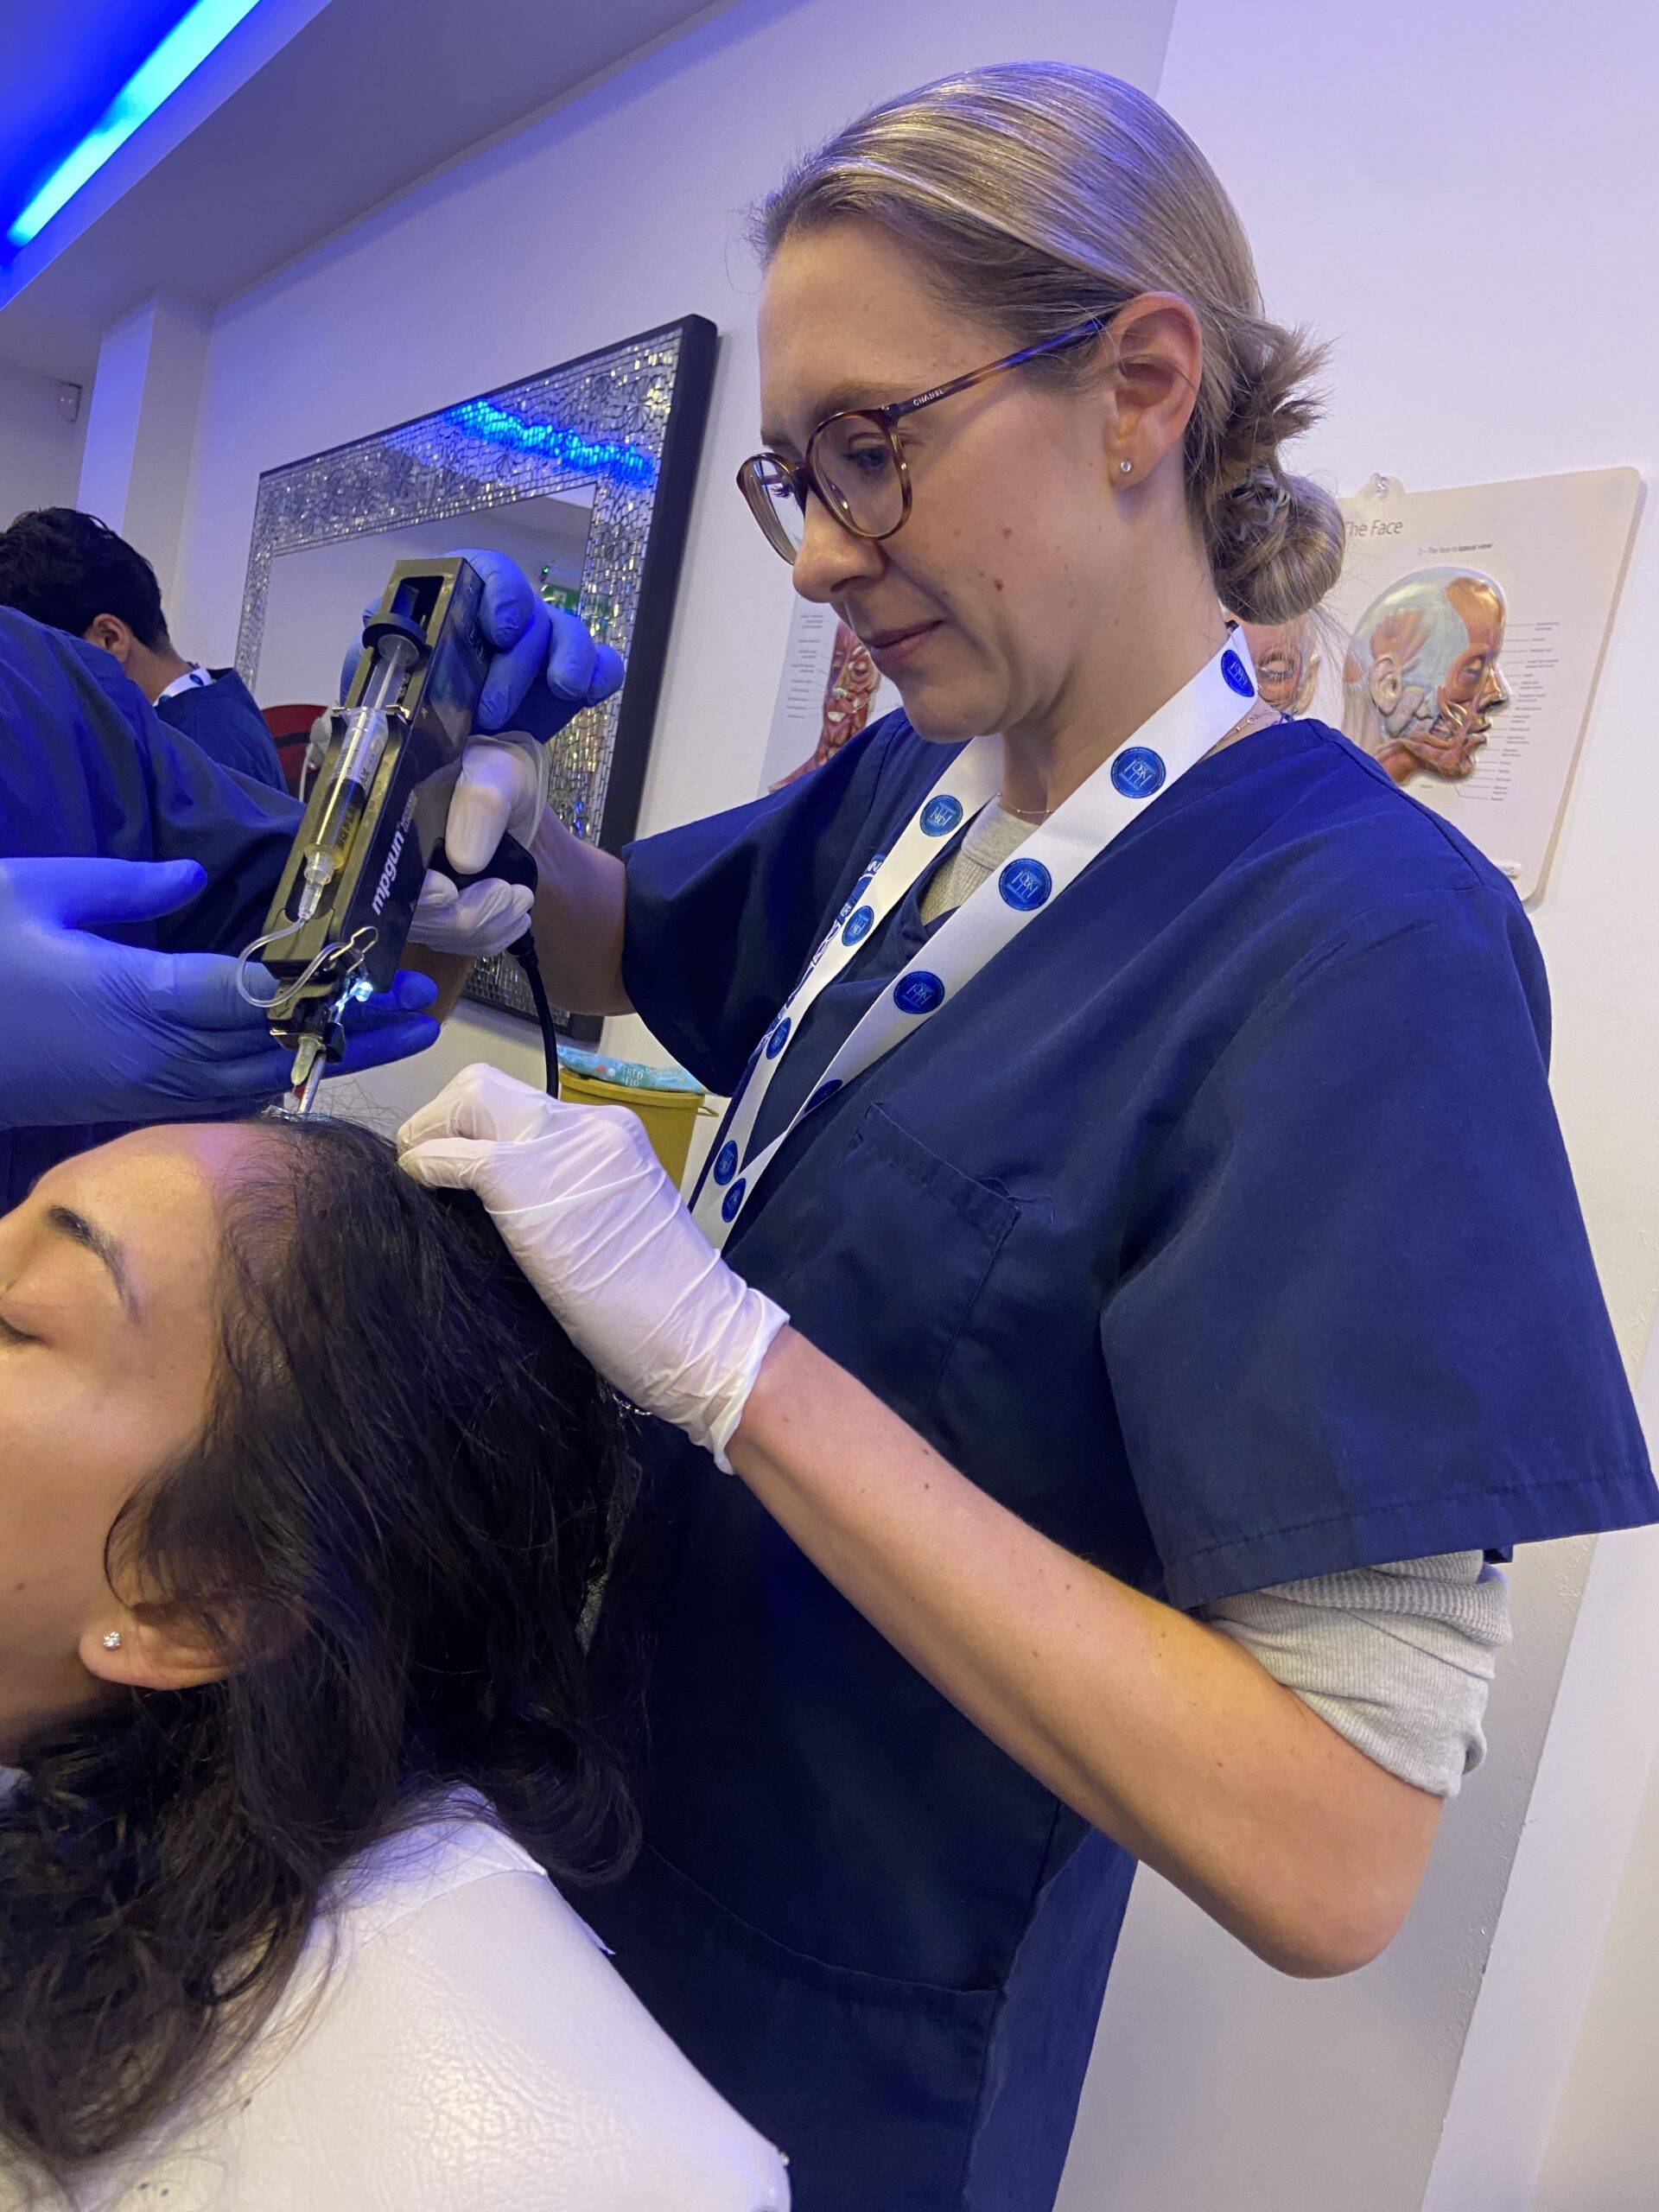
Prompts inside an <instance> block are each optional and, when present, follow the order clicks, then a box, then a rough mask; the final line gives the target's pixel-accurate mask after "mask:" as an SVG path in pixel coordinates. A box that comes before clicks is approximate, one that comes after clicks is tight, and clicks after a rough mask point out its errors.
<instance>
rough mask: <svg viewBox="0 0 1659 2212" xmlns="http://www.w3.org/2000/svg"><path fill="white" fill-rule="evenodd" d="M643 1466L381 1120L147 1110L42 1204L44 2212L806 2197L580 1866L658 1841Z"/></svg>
mask: <svg viewBox="0 0 1659 2212" xmlns="http://www.w3.org/2000/svg"><path fill="white" fill-rule="evenodd" d="M628 1482H629V1475H628V1459H627V1454H626V1445H625V1436H624V1431H623V1427H622V1420H621V1415H620V1409H619V1408H618V1407H617V1405H616V1403H615V1402H614V1401H613V1400H612V1398H611V1397H610V1396H609V1394H608V1393H607V1390H606V1389H605V1388H604V1387H603V1386H602V1385H601V1383H599V1382H598V1381H597V1379H596V1378H595V1376H594V1374H593V1372H592V1370H590V1369H589V1368H588V1366H587V1364H586V1363H585V1362H584V1361H583V1360H582V1358H581V1357H579V1355H578V1354H577V1353H576V1352H575V1351H574V1350H573V1349H572V1347H571V1346H570V1344H569V1343H568V1341H567V1340H566V1339H565V1338H563V1335H562V1334H561V1333H560V1332H559V1331H558V1329H557V1327H556V1324H554V1323H553V1322H552V1321H551V1320H550V1318H549V1316H548V1315H547V1313H546V1312H545V1310H544V1309H543V1306H541V1304H540V1302H539V1301H538V1300H537V1298H536V1296H535V1294H534V1293H533V1292H532V1291H531V1289H530V1287H529V1286H528V1285H527V1284H526V1283H525V1282H524V1280H523V1278H522V1277H521V1276H520V1274H518V1269H517V1268H515V1267H514V1266H513V1265H512V1262H511V1261H510V1260H509V1259H508V1258H507V1256H506V1255H505V1250H504V1249H503V1248H502V1246H501V1245H500V1243H499V1240H498V1238H497V1236H496V1233H495V1231H494V1230H493V1228H492V1227H491V1226H490V1224H489V1223H488V1221H487V1219H486V1217H485V1216H484V1215H483V1213H482V1211H481V1210H479V1209H476V1208H475V1205H474V1201H472V1200H471V1199H465V1200H462V1201H460V1202H459V1203H456V1202H454V1201H450V1200H447V1199H444V1198H437V1197H435V1195H434V1194H433V1193H431V1192H425V1191H423V1190H421V1189H420V1188H418V1187H417V1186H416V1185H415V1184H413V1183H412V1182H410V1180H409V1179H407V1178H406V1177H404V1176H402V1175H400V1174H399V1173H397V1170H396V1168H395V1167H394V1166H393V1165H392V1163H391V1154H390V1152H389V1150H388V1149H387V1147H385V1146H384V1145H383V1144H382V1143H381V1142H380V1141H379V1140H378V1139H376V1138H374V1137H372V1136H370V1135H367V1134H365V1132H363V1131H361V1130H357V1129H353V1128H348V1127H346V1125H343V1124H330V1123H327V1122H322V1123H318V1124H316V1125H315V1126H312V1125H306V1126H301V1125H297V1124H294V1123H289V1122H282V1121H279V1120H267V1121H263V1122H242V1123H234V1124H217V1125H207V1126H191V1127H183V1128H170V1129H151V1130H146V1131H143V1132H141V1133H139V1134H137V1135H130V1136H125V1137H122V1138H120V1139H119V1140H118V1141H116V1142H115V1143H113V1144H109V1145H105V1146H104V1147H101V1148H100V1149H99V1150H97V1151H94V1152H90V1153H86V1154H81V1155H80V1156H79V1158H77V1159H74V1160H68V1161H66V1162H64V1163H63V1164H61V1165H60V1166H56V1167H54V1168H53V1169H52V1170H51V1171H50V1173H48V1174H47V1175H46V1176H44V1177H43V1178H42V1179H41V1181H40V1182H39V1183H38V1184H37V1185H35V1189H34V1191H33V1192H31V1193H30V1195H29V1198H27V1199H26V1200H25V1201H24V1202H23V1204H22V1205H20V1206H19V1207H17V1208H16V1210H15V1211H13V1212H12V1213H10V1214H9V1215H7V1216H6V1217H4V1219H3V1220H0V1587H3V1592H4V1599H3V1605H0V1764H3V1766H4V1767H5V1768H6V1769H7V1770H15V1771H8V1772H7V1773H6V1774H5V1775H4V1776H3V1777H0V2206H5V2207H7V2208H8V2212H10V2207H13V2206H18V2205H26V2204H27V2205H33V2204H37V2203H38V2204H42V2205H44V2204H48V2203H54V2204H55V2203H62V2202H67V2203H68V2204H70V2205H73V2206H75V2207H77V2208H81V2212H92V2208H97V2212H137V2209H138V2208H139V2207H143V2208H146V2212H155V2208H156V2206H157V2205H158V2204H159V2203H161V2202H162V2200H163V2198H165V2200H166V2212H222V2209H223V2208H230V2207H237V2208H242V2209H243V2212H245V2208H250V2207H252V2206H256V2205H257V2206H264V2207H277V2206H281V2207H282V2208H283V2212H345V2208H347V2207H349V2208H351V2212H372V2208H375V2207H382V2206H384V2207H386V2208H391V2207H393V2206H395V2207H397V2212H425V2208H431V2212H437V2208H439V2207H442V2208H443V2212H485V2208H487V2212H530V2208H531V2207H535V2208H537V2212H542V2209H543V2208H545V2207H548V2206H550V2205H557V2206H558V2207H560V2208H561V2212H590V2209H591V2212H598V2208H600V2207H601V2206H602V2207H603V2208H604V2212H634V2209H635V2208H637V2212H658V2208H661V2212H668V2208H673V2212H704V2209H705V2208H706V2212H759V2208H761V2207H774V2206H782V2205H785V2203H786V2202H787V2199H788V2192H787V2188H786V2185H785V2180H784V2177H783V2162H782V2161H781V2160H780V2159H779V2157H778V2155H777V2154H776V2153H775V2152H772V2150H771V2149H770V2147H769V2146H768V2145H766V2143H764V2142H763V2140H762V2139H760V2137H759V2136H758V2135H756V2134H755V2133H753V2130H752V2129H750V2128H749V2127H748V2126H747V2125H746V2123H744V2122H743V2121H742V2120H740V2119H739V2118H738V2116H737V2115H736V2113H734V2112H733V2111H732V2110H731V2109H730V2108H729V2107H728V2106H726V2105H725V2104H724V2103H723V2102H722V2101H721V2100H720V2099H719V2098H718V2097H717V2096H716V2095H715V2093H714V2091H713V2090H712V2089H710V2088H709V2087H708V2086H707V2085H706V2084H705V2083H704V2082H702V2079H701V2077H700V2076H699V2075H696V2073H695V2072H694V2070H693V2069H691V2067H690V2065H689V2063H687V2062H686V2061H685V2060H684V2059H683V2058H682V2057H681V2056H680V2054H679V2053H678V2051H677V2050H676V2049H675V2048H674V2047H673V2045H672V2044H670V2043H669V2041H668V2039H667V2038H666V2037H664V2035H663V2034H662V2032H661V2031H660V2030H659V2029H658V2028H657V2026H656V2024H654V2022H652V2019H651V2018H650V2017H649V2015H648V2014H647V2013H645V2012H644V2011H643V2009H642V2008H641V2007H640V2006H639V2004H638V2002H637V2000H636V1999H634V1998H633V1997H632V1994H631V1993H629V1992H628V1990H627V1989H626V1986H625V1985H624V1983H623V1982H622V1980H621V1979H620V1976H619V1975H618V1974H616V1972H615V1971H614V1969H613V1967H611V1966H610V1965H609V1964H608V1963H607V1960H606V1959H605V1957H604V1956H603V1955H602V1953H601V1949H600V1948H599V1947H598V1946H597V1944H596V1942H595V1941H594V1938H593V1937H592V1936H590V1935H589V1934H588V1930H587V1929H586V1928H585V1927H584V1926H583V1924H582V1922H581V1921H580V1920H579V1919H578V1918H577V1917H576V1916H575V1913H574V1912H573V1911H572V1910H570V1909H569V1907H568V1906H567V1905H566V1904H564V1903H563V1899H562V1898H561V1897H560V1895H559V1893H558V1891H557V1890H556V1888H555V1886H554V1883H553V1881H550V1880H549V1878H548V1875H549V1874H551V1875H552V1876H553V1878H554V1879H555V1880H557V1879H559V1878H571V1877H575V1875H577V1874H578V1873H580V1874H581V1875H582V1877H583V1878H592V1877H593V1876H594V1873H595V1872H596V1871H599V1870H601V1869H602V1868H603V1867H605V1866H607V1865H620V1864H622V1863H624V1862H625V1861H626V1856H627V1853H628V1851H629V1849H630V1847H631V1846H632V1839H633V1833H634V1823H633V1817H632V1811H631V1808H630V1807H629V1805H628V1802H627V1799H626V1791H625V1789H624V1787H623V1784H622V1782H621V1779H620V1768H619V1764H618V1761H617V1759H616V1757H615V1755H614V1753H613V1748H612V1746H611V1744H610V1742H609V1741H608V1740H607V1734H606V1729H605V1719H604V1716H603V1715H602V1714H601V1713H599V1712H598V1711H597V1710H595V1706H594V1696H593V1693H592V1690H591V1686H590V1684H589V1682H588V1676H587V1669H586V1659H585V1651H584V1643H583V1637H582V1624H583V1619H584V1615H585V1614H586V1613H587V1611H588V1608H589V1607H590V1606H591V1605H592V1604H593V1602H594V1596H595V1592H596V1589H597V1586H598V1585H599V1582H600V1580H601V1577H602V1574H603V1572H604V1568H605V1564H606V1561H607V1557H608V1554H609V1549H610V1546H611V1542H612V1539H613V1533H614V1530H615V1529H616V1526H617V1524H618V1521H619V1518H620V1515H621V1514H622V1512H623V1511H624V1510H625V1509H626V1503H627V1497H628ZM543 1870H546V1872H543Z"/></svg>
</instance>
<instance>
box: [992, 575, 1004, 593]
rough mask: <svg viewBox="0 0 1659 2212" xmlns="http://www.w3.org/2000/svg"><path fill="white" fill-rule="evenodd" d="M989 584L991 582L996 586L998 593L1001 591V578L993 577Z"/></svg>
mask: <svg viewBox="0 0 1659 2212" xmlns="http://www.w3.org/2000/svg"><path fill="white" fill-rule="evenodd" d="M991 582H993V583H994V584H995V586H996V588H997V589H998V591H1001V588H1002V579H1001V576H993V577H992V578H991Z"/></svg>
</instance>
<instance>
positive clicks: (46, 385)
mask: <svg viewBox="0 0 1659 2212" xmlns="http://www.w3.org/2000/svg"><path fill="white" fill-rule="evenodd" d="M85 436H86V408H85V405H84V404H83V406H82V408H81V410H80V416H79V421H77V422H74V423H69V422H67V421H66V420H65V419H64V416H63V415H62V413H61V412H60V409H59V406H58V380H57V378H55V377H43V376H38V375H36V373H35V371H34V370H33V369H14V368H11V367H10V366H8V365H5V364H3V363H0V530H3V529H4V528H5V526H6V524H8V523H9V522H10V521H11V519H12V518H13V517H14V516H16V515H19V514H22V513H23V512H24V511H25V510H26V509H28V508H29V507H68V506H73V505H74V501H75V485H76V482H77V480H79V474H80V447H81V441H82V439H83V438H84V437H85Z"/></svg>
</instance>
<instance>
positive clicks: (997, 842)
mask: <svg viewBox="0 0 1659 2212" xmlns="http://www.w3.org/2000/svg"><path fill="white" fill-rule="evenodd" d="M1031 829H1032V825H1031V823H1028V822H1025V821H1022V820H1021V819H1020V817H1019V816H1018V815H1014V814H1009V813H1008V812H1007V810H1005V809H1004V808H1002V807H1001V806H997V805H995V804H993V805H991V806H988V807H987V808H986V810H985V811H984V813H983V814H982V815H981V816H980V817H979V819H978V820H977V821H976V823H973V825H972V826H971V827H970V829H969V831H968V834H967V836H965V837H964V838H963V841H962V843H961V845H960V846H959V847H958V848H957V851H956V852H955V853H953V854H952V855H951V856H950V859H949V860H948V861H945V862H944V866H943V867H942V868H939V869H938V872H937V873H936V874H935V875H934V877H933V880H932V881H931V883H930V884H929V885H928V887H927V889H926V891H925V893H924V895H923V899H922V909H921V911H922V918H923V919H924V921H927V922H933V921H937V920H938V918H940V916H942V915H944V914H948V913H950V912H951V911H952V909H953V908H955V907H957V906H960V905H961V904H962V902H963V899H966V898H968V897H969V894H970V893H973V892H975V891H976V890H977V889H978V888H979V887H980V885H981V884H982V883H983V882H984V881H985V880H986V879H987V877H988V876H989V875H990V874H993V873H994V871H995V869H997V868H1000V867H1001V865H1002V863H1003V861H1006V860H1007V859H1008V858H1009V857H1010V855H1012V854H1013V853H1014V852H1015V851H1016V850H1017V849H1018V848H1019V847H1020V845H1022V844H1023V843H1024V842H1025V841H1026V839H1027V837H1028V836H1030V835H1031ZM1198 1618H1199V1619H1201V1620H1205V1621H1207V1622H1208V1623H1209V1624H1211V1626H1212V1627H1213V1628H1216V1629H1218V1630H1220V1631H1221V1633H1222V1634H1223V1635H1224V1636H1230V1637H1232V1638H1233V1640H1234V1641H1235V1643H1240V1644H1243V1647H1244V1649H1246V1650H1247V1651H1249V1653H1250V1655H1251V1656H1252V1657H1253V1658H1255V1660H1256V1661H1257V1662H1258V1663H1259V1664H1260V1665H1261V1666H1262V1667H1263V1668H1265V1669H1266V1670H1267V1672H1268V1674H1270V1675H1272V1676H1273V1678H1274V1681H1278V1682H1281V1683H1282V1684H1283V1685H1284V1687H1285V1688H1287V1689H1288V1690H1291V1691H1294V1694H1296V1695H1297V1696H1298V1697H1300V1699H1301V1700H1303V1702H1304V1703H1305V1704H1306V1705H1307V1706H1309V1707H1311V1708H1312V1709H1313V1711H1314V1712H1315V1713H1318V1714H1319V1717H1320V1719H1323V1720H1325V1721H1326V1722H1328V1723H1329V1725H1330V1726H1332V1728H1334V1729H1335V1730H1336V1731H1337V1732H1338V1734H1339V1735H1341V1736H1343V1737H1345V1738H1346V1739H1347V1740H1348V1742H1349V1743H1351V1744H1352V1745H1354V1746H1355V1747H1356V1748H1357V1750H1359V1751H1363V1752H1364V1754H1365V1756H1366V1757H1367V1758H1370V1759H1373V1760H1375V1761H1376V1764H1377V1765H1379V1766H1381V1767H1384V1768H1386V1769H1387V1770H1388V1771H1389V1773H1390V1774H1394V1775H1397V1776H1399V1777H1400V1778H1401V1780H1402V1781H1403V1782H1409V1783H1413V1784H1414V1786H1415V1787H1416V1788H1417V1789H1426V1790H1428V1791H1430V1792H1432V1793H1433V1795H1434V1796H1437V1797H1455V1796H1456V1795H1457V1794H1458V1790H1459V1787H1460V1785H1461V1783H1462V1781H1463V1777H1464V1776H1465V1774H1467V1773H1470V1772H1471V1771H1472V1770H1474V1768H1476V1767H1477V1766H1478V1765H1479V1764H1480V1762H1481V1760H1482V1759H1483V1758H1484V1756H1485V1751H1486V1739H1485V1737H1484V1734H1483V1732H1482V1726H1481V1724H1482V1721H1483V1719H1484V1714H1485V1710H1486V1696H1487V1692H1488V1690H1489V1689H1490V1688H1491V1680H1492V1675H1493V1670H1494V1669H1495V1666H1496V1664H1497V1660H1496V1654H1497V1652H1498V1651H1499V1650H1500V1649H1502V1648H1503V1645H1505V1644H1506V1643H1509V1642H1510V1635H1511V1630H1510V1608H1509V1586H1508V1584H1507V1583H1506V1582H1505V1580H1504V1579H1503V1575H1502V1574H1500V1573H1498V1572H1497V1568H1496V1567H1488V1566H1487V1565H1486V1564H1485V1563H1484V1558H1483V1555H1482V1554H1480V1553H1479V1552H1447V1553H1443V1554H1440V1555H1439V1556H1437V1557H1435V1558H1433V1559H1419V1560H1396V1561H1395V1562H1393V1563H1391V1564H1389V1565H1387V1566H1381V1567H1356V1568H1352V1569H1351V1570H1349V1571H1347V1572H1345V1573H1340V1574H1320V1575H1315V1576H1313V1577H1311V1578H1310V1579H1309V1580H1306V1581H1303V1582H1286V1583H1281V1584H1279V1585H1277V1586H1275V1587H1274V1588H1271V1589H1267V1590H1256V1591H1251V1592H1247V1593H1245V1594H1243V1595H1241V1596H1239V1597H1236V1598H1224V1599H1218V1600H1217V1602H1216V1603H1215V1604H1213V1605H1204V1606H1201V1607H1199V1609H1198Z"/></svg>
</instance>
